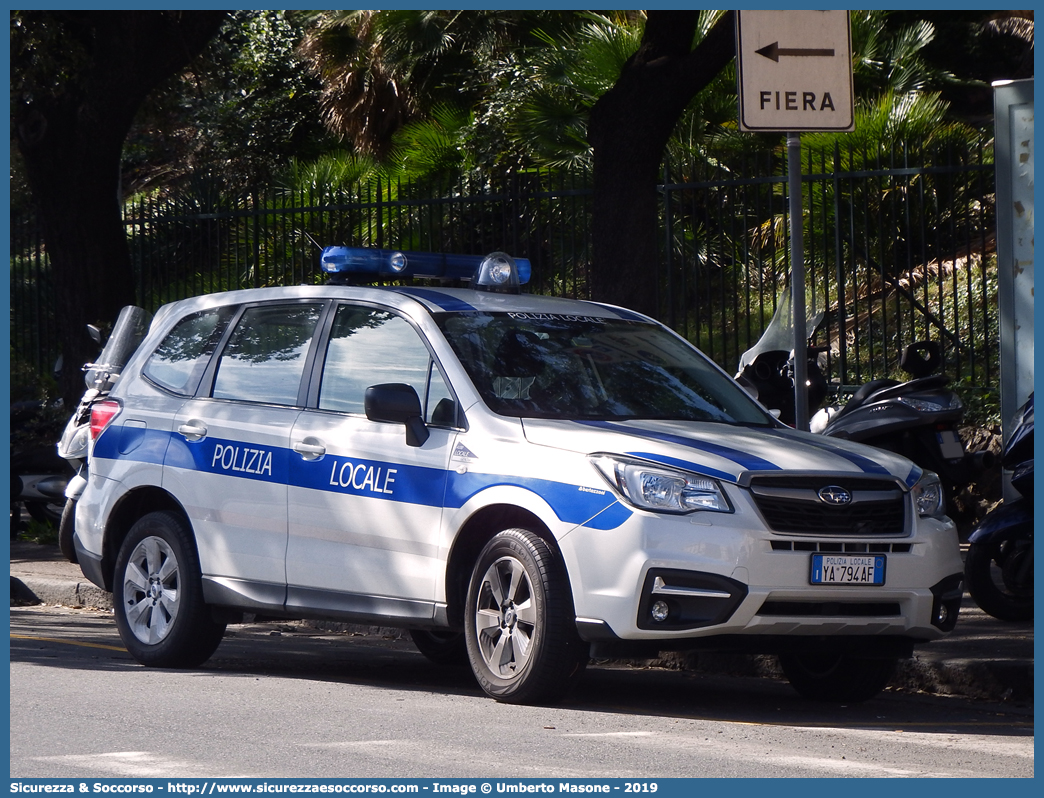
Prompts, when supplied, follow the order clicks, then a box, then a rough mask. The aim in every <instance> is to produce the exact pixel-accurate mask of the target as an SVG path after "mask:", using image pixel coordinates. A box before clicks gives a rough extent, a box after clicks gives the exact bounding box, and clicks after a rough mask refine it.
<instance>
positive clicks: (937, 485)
mask: <svg viewBox="0 0 1044 798" xmlns="http://www.w3.org/2000/svg"><path fill="white" fill-rule="evenodd" d="M911 492H912V493H913V499H914V507H916V508H917V514H918V515H921V516H927V517H930V518H941V517H943V516H944V515H946V496H945V494H944V493H943V486H942V483H941V482H940V481H939V477H937V476H936V475H935V474H933V473H932V472H931V471H925V472H924V474H922V475H921V478H920V479H919V480H917V484H916V485H914V486H913V490H912V491H911Z"/></svg>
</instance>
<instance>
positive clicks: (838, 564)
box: [810, 554, 885, 585]
mask: <svg viewBox="0 0 1044 798" xmlns="http://www.w3.org/2000/svg"><path fill="white" fill-rule="evenodd" d="M810 581H811V582H812V584H813V585H883V584H884V583H885V556H884V555H883V554H813V555H812V576H811V580H810Z"/></svg>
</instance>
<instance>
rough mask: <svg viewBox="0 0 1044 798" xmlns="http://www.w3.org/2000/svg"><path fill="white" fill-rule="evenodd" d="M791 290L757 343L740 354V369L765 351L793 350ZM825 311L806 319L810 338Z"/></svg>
mask: <svg viewBox="0 0 1044 798" xmlns="http://www.w3.org/2000/svg"><path fill="white" fill-rule="evenodd" d="M790 307H791V304H790V291H784V292H783V294H782V295H781V296H780V298H779V303H778V304H777V305H776V312H775V313H773V314H772V319H771V320H770V321H769V323H768V327H766V328H765V331H764V332H763V333H762V334H761V337H760V338H759V339H758V341H757V343H756V344H754V346H752V347H751V348H750V349H748V350H747V351H746V352H744V353H743V354H742V355H740V359H739V369H738V370H739V371H743V369H744V368H745V367H746V366H749V365H750V364H751V363H753V362H754V361H755V360H756V359H757V357H758V355H760V354H762V353H763V352H792V351H793V349H794V314H793V313H791V311H790ZM824 315H825V314H824V313H822V312H820V313H816V314H813V315H812V316H809V317H808V318H807V319H806V321H805V332H806V334H807V335H808V337H809V338H811V337H812V335H813V333H814V332H815V331H816V329H817V328H818V327H819V325H820V324H821V323H822V321H823V317H824Z"/></svg>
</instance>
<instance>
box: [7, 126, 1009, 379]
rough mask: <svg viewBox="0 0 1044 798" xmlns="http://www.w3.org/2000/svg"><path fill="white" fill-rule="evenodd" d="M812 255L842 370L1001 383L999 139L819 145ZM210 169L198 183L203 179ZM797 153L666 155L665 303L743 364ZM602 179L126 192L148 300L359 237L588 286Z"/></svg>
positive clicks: (864, 375) (782, 254) (17, 332)
mask: <svg viewBox="0 0 1044 798" xmlns="http://www.w3.org/2000/svg"><path fill="white" fill-rule="evenodd" d="M803 154H804V159H803V167H802V171H803V189H804V190H803V206H804V220H803V222H804V225H805V230H804V240H805V249H806V251H805V256H804V261H805V269H806V272H807V274H806V282H807V285H808V289H807V295H808V303H809V307H810V310H812V311H815V312H819V313H823V314H824V319H825V321H824V323H823V324H822V326H821V327H820V329H819V331H818V332H817V338H816V341H815V343H817V344H819V345H826V346H829V352H828V354H827V358H826V359H827V363H826V367H827V370H828V375H829V377H830V378H831V379H833V380H834V381H835V382H836V383H839V384H840V385H853V384H858V383H860V382H863V381H865V380H868V379H871V378H874V377H880V376H886V375H887V374H889V373H892V372H894V371H895V370H896V368H897V365H898V357H899V353H900V350H901V348H902V346H903V345H905V344H908V343H911V342H913V341H914V340H918V339H921V338H925V337H930V338H934V339H937V340H939V341H940V342H941V343H942V344H943V349H944V351H945V352H946V354H947V364H946V365H947V369H948V373H949V374H950V375H951V376H954V377H956V378H957V379H958V380H961V381H964V382H966V383H968V384H970V385H975V386H979V387H983V388H989V387H992V386H996V385H997V384H998V369H999V364H998V362H997V358H998V355H997V352H998V344H997V341H998V332H997V317H996V307H997V302H996V263H995V258H994V257H993V250H994V232H993V231H994V221H993V185H994V184H993V166H992V151H991V149H990V147H989V144H988V142H985V141H984V142H976V143H974V144H973V145H964V146H961V147H950V148H949V149H946V148H936V149H932V150H928V149H924V148H913V147H909V148H899V149H895V150H891V151H888V152H884V153H882V152H872V153H870V152H860V151H853V150H844V149H841V148H839V147H836V146H834V147H832V148H830V149H829V150H826V151H822V150H814V149H807V150H806V151H805V152H804V153H803ZM196 185H197V186H199V185H201V184H200V183H197V184H196ZM786 191H787V178H786V174H785V154H784V153H783V152H780V151H776V152H773V151H769V152H756V153H748V154H744V153H738V154H737V153H724V154H720V155H715V156H714V157H711V156H707V157H705V158H703V159H702V160H700V161H698V162H691V163H686V164H668V165H667V166H666V167H665V168H664V180H663V183H662V185H661V186H660V193H661V197H662V205H661V230H662V241H663V247H662V253H661V266H660V272H659V274H656V275H651V276H650V279H655V280H657V284H658V286H659V296H660V308H661V309H660V314H659V315H660V318H661V319H662V320H663V321H664V322H665V323H667V324H669V325H670V326H672V327H673V328H674V329H676V330H678V331H679V332H680V333H682V334H683V335H685V336H687V337H688V338H689V339H690V340H692V341H693V342H694V343H696V344H697V345H698V346H699V347H700V348H701V349H703V351H704V352H706V353H707V354H708V355H709V356H710V357H712V358H713V359H714V360H715V361H716V362H718V363H719V364H720V365H721V366H722V367H724V368H725V369H727V370H730V371H734V370H735V368H736V365H737V362H738V359H739V356H740V354H741V353H742V352H743V351H744V350H745V349H747V348H748V347H749V346H750V345H752V344H753V343H754V342H755V341H756V340H757V338H758V337H759V336H760V335H761V332H762V330H763V329H764V327H765V325H766V324H767V322H768V321H769V319H770V318H771V316H772V313H773V312H774V310H775V308H776V306H777V302H778V301H779V299H780V297H781V296H782V294H783V292H784V291H785V290H786V286H787V284H788V274H789V244H788V241H789V229H788V224H789V220H788V219H787V212H786V210H787V204H788V200H787V196H786ZM590 196H591V191H590V183H589V179H588V177H587V176H586V175H570V174H563V173H560V172H543V171H539V170H533V171H526V172H521V173H508V174H498V175H486V176H483V177H482V178H471V179H465V180H460V181H457V182H454V183H452V184H446V185H440V184H437V183H431V182H423V181H422V182H413V183H406V182H401V181H388V180H386V179H373V180H371V181H368V182H365V183H362V184H360V185H358V186H355V187H353V188H352V189H351V190H330V189H321V188H306V189H301V190H295V191H291V190H285V189H274V188H270V189H266V190H257V191H251V192H246V193H243V194H241V195H239V196H235V197H229V196H227V195H224V194H221V193H218V192H216V191H212V190H209V189H207V188H195V189H185V190H182V191H180V192H178V193H176V194H168V195H164V196H162V197H144V198H138V199H136V200H135V201H133V202H132V203H129V204H128V205H127V208H126V219H125V224H126V228H127V234H128V237H129V241H130V245H131V253H132V259H133V263H134V274H135V280H136V295H137V297H138V301H139V303H141V304H142V305H144V306H145V307H147V308H149V309H155V308H156V307H158V306H159V305H161V304H163V303H164V302H168V301H171V300H175V299H179V298H182V297H186V296H191V295H196V294H200V293H209V292H213V291H218V290H227V289H232V288H240V287H254V286H265V285H288V284H296V283H302V282H305V283H307V282H315V281H318V280H320V279H321V277H320V274H319V270H318V260H319V258H318V256H319V251H320V247H321V246H323V245H326V244H333V243H337V244H347V245H361V246H375V247H383V248H397V249H404V250H410V249H412V250H431V251H454V252H466V253H472V254H484V253H486V252H488V251H492V250H495V249H502V250H506V251H508V252H510V253H512V254H515V255H518V256H524V257H528V258H529V259H530V260H531V261H532V263H533V266H534V278H533V282H532V284H531V289H530V290H532V291H533V292H535V293H546V294H554V295H560V296H570V297H576V298H584V299H587V298H590V292H589V281H588V276H589V274H590V271H591V269H592V268H595V266H594V265H593V264H592V263H591V259H590V250H591V248H590V240H589V233H588V231H589V229H590V225H589V214H590ZM49 275H50V271H49V268H48V265H47V258H46V248H45V246H44V244H43V242H42V241H41V240H40V238H39V235H38V234H37V233H36V232H35V227H34V226H33V225H32V222H31V220H22V219H15V220H13V223H12V240H11V303H12V307H11V328H12V333H11V340H12V348H13V350H14V353H15V354H16V356H17V358H18V359H19V360H20V361H24V362H26V363H28V364H30V366H31V367H34V368H37V369H39V370H41V371H42V370H45V369H48V368H49V367H50V364H51V363H52V362H53V360H54V358H55V357H56V356H57V353H58V344H57V341H56V340H55V337H54V324H53V318H54V317H53V313H54V311H53V307H54V301H53V299H54V293H53V292H54V286H53V285H51V283H50V276H49Z"/></svg>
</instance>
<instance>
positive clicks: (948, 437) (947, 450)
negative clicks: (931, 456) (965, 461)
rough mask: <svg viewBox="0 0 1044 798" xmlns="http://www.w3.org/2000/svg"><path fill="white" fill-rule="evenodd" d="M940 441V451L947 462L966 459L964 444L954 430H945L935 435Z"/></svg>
mask: <svg viewBox="0 0 1044 798" xmlns="http://www.w3.org/2000/svg"><path fill="white" fill-rule="evenodd" d="M935 437H936V439H937V440H938V441H939V451H940V452H942V456H943V457H944V458H945V459H946V460H958V459H960V458H962V457H964V444H962V443H961V439H960V438H958V437H957V433H956V432H954V431H953V430H952V429H944V430H941V431H940V432H937V433H936V434H935Z"/></svg>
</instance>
